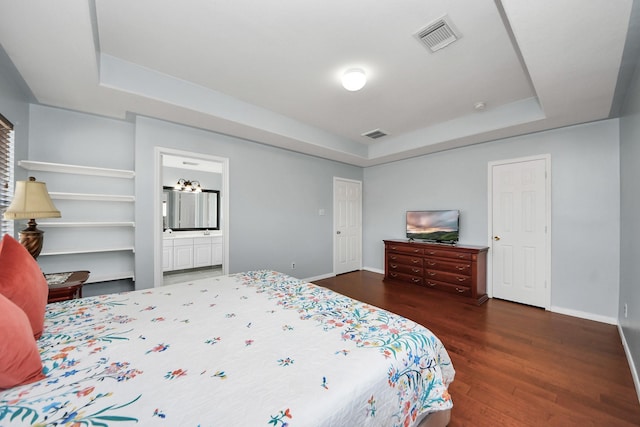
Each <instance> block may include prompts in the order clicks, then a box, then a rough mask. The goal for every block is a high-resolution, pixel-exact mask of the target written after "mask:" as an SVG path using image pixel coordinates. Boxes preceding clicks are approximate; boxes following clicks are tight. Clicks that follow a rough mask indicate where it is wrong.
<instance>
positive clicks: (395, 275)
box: [389, 271, 424, 285]
mask: <svg viewBox="0 0 640 427" xmlns="http://www.w3.org/2000/svg"><path fill="white" fill-rule="evenodd" d="M389 278H390V279H395V280H401V281H403V282H409V283H414V284H416V285H422V283H423V282H424V281H423V279H422V277H419V276H414V275H411V274H406V273H399V272H397V271H389Z"/></svg>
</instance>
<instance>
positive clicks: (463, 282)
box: [424, 269, 471, 287]
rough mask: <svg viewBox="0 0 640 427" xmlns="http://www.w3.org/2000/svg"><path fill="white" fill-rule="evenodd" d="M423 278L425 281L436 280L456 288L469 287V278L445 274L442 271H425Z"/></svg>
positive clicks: (461, 275) (462, 275)
mask: <svg viewBox="0 0 640 427" xmlns="http://www.w3.org/2000/svg"><path fill="white" fill-rule="evenodd" d="M424 277H425V279H427V280H437V281H439V282H445V283H451V284H453V285H458V286H466V287H469V286H470V285H471V276H467V275H464V274H455V273H445V272H443V271H437V270H429V269H427V272H426V274H425V276H424Z"/></svg>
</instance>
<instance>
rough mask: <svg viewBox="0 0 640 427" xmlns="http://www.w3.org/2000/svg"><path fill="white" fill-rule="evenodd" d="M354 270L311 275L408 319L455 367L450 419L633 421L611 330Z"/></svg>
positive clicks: (478, 425)
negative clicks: (443, 350) (474, 301)
mask: <svg viewBox="0 0 640 427" xmlns="http://www.w3.org/2000/svg"><path fill="white" fill-rule="evenodd" d="M382 279H383V276H382V275H381V274H378V273H373V272H369V271H356V272H352V273H347V274H343V275H339V276H336V277H332V278H328V279H323V280H319V281H316V282H315V283H316V284H318V285H321V286H325V287H327V288H330V289H333V290H335V291H337V292H340V293H342V294H344V295H348V296H350V297H352V298H356V299H359V300H361V301H364V302H367V303H369V304H372V305H375V306H378V307H381V308H384V309H387V310H389V311H392V312H395V313H398V314H401V315H402V316H405V317H407V318H409V319H411V320H414V321H416V322H418V323H420V324H422V325H424V326H426V327H427V328H429V329H430V330H431V331H432V332H433V333H434V334H436V335H437V336H438V337H439V338H440V339H441V340H442V342H443V343H444V345H445V347H446V348H447V351H448V352H449V354H450V356H451V359H452V362H453V366H454V368H455V369H456V379H455V380H454V382H453V383H452V384H451V387H450V393H451V395H452V398H453V402H454V409H453V411H452V416H451V422H450V424H449V425H450V426H451V427H457V426H473V427H484V426H491V427H496V426H501V427H502V426H514V427H516V426H523V427H527V426H563V427H565V426H581V427H582V426H594V427H596V426H598V427H600V426H607V427H630V426H640V403H639V402H638V395H637V394H636V391H635V388H634V384H633V379H632V377H631V371H630V369H629V365H628V362H627V360H626V357H625V354H624V349H623V347H622V343H621V340H620V336H619V334H618V329H617V328H616V327H615V326H613V325H607V324H603V323H599V322H594V321H590V320H585V319H579V318H575V317H571V316H566V315H562V314H557V313H551V312H548V311H545V310H542V309H539V308H534V307H529V306H525V305H520V304H515V303H511V302H508V301H501V300H497V299H491V300H489V301H487V303H486V304H483V305H482V306H479V307H478V306H474V305H470V304H465V303H462V302H460V301H458V300H456V299H455V298H451V297H448V296H445V295H440V294H438V293H436V292H433V291H431V290H429V289H426V288H423V287H420V286H417V285H411V284H406V283H404V284H403V283H391V282H384V281H383V280H382Z"/></svg>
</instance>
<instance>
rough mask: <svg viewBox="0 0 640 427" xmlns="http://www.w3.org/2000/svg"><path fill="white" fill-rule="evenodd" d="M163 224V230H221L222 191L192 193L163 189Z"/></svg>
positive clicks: (170, 188)
mask: <svg viewBox="0 0 640 427" xmlns="http://www.w3.org/2000/svg"><path fill="white" fill-rule="evenodd" d="M162 224H163V225H162V229H163V230H166V229H167V228H170V229H171V230H174V231H193V230H219V229H220V191H218V190H202V192H198V193H190V192H185V191H176V190H174V189H173V187H163V192H162Z"/></svg>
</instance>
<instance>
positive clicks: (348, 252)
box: [333, 177, 362, 275]
mask: <svg viewBox="0 0 640 427" xmlns="http://www.w3.org/2000/svg"><path fill="white" fill-rule="evenodd" d="M333 231H334V234H333V272H334V274H336V275H338V274H342V273H348V272H350V271H354V270H361V269H362V182H361V181H354V180H351V179H344V178H337V177H334V178H333Z"/></svg>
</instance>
